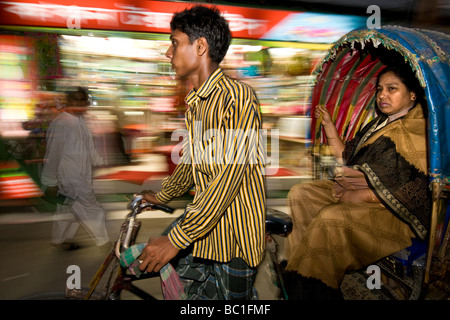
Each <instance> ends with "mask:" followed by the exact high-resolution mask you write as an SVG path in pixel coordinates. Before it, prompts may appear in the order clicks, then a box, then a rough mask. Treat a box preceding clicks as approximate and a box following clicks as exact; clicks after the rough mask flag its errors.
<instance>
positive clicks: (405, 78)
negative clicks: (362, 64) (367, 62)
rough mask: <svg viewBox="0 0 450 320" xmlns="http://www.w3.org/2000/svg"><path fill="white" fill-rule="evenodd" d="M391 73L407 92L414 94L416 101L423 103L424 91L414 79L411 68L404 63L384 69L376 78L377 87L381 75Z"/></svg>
mask: <svg viewBox="0 0 450 320" xmlns="http://www.w3.org/2000/svg"><path fill="white" fill-rule="evenodd" d="M390 71H391V72H393V73H394V74H395V75H396V76H397V77H398V78H399V79H400V80H401V82H402V83H403V84H404V85H405V86H406V88H408V90H409V91H413V92H415V94H416V96H417V99H418V101H420V102H423V101H424V91H423V88H422V86H421V85H420V83H419V80H418V79H417V78H416V75H415V73H414V72H413V70H412V68H411V67H410V66H409V64H407V63H406V62H398V63H396V64H390V65H388V66H387V67H385V68H384V69H383V70H382V71H381V72H380V73H379V74H378V77H377V86H378V83H379V81H380V78H381V76H382V75H384V74H386V73H388V72H390Z"/></svg>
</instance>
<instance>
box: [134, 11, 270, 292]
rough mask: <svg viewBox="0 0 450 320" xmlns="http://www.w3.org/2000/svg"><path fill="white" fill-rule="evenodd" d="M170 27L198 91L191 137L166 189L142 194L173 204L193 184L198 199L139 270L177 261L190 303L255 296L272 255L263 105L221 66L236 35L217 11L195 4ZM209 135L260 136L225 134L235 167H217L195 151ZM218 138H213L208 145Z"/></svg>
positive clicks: (175, 59) (174, 59)
mask: <svg viewBox="0 0 450 320" xmlns="http://www.w3.org/2000/svg"><path fill="white" fill-rule="evenodd" d="M171 30H172V32H171V36H170V38H171V40H172V45H171V46H170V48H169V49H168V51H167V53H166V56H167V57H168V58H170V60H171V64H172V66H173V68H174V70H175V71H176V74H177V76H179V77H187V79H188V80H189V82H190V83H191V85H192V86H193V90H191V92H190V93H189V94H188V95H187V97H186V102H187V103H188V105H189V109H188V110H187V112H186V125H187V129H188V131H189V139H187V140H186V141H185V145H184V147H183V155H182V158H181V162H180V163H179V164H178V165H177V167H176V169H175V171H174V173H173V174H172V175H171V176H169V177H167V178H165V179H164V180H163V182H162V190H161V191H160V192H158V193H157V194H151V193H144V194H143V196H144V199H145V200H146V201H149V202H153V203H157V204H158V203H167V202H169V201H170V200H171V199H172V198H175V197H179V196H181V195H183V194H184V193H185V192H187V191H188V190H189V189H190V188H191V186H192V185H194V186H195V191H196V194H195V197H194V200H193V202H192V203H191V204H189V205H188V206H187V207H186V210H185V213H184V215H183V216H182V218H181V219H180V220H178V221H177V223H175V224H174V226H173V228H172V229H171V230H170V231H169V232H168V235H167V236H162V237H158V238H156V239H150V240H149V242H148V244H147V246H146V247H145V248H144V249H143V251H142V254H141V255H140V257H139V260H140V261H141V264H140V267H139V269H140V270H142V271H148V272H153V271H155V272H158V271H159V270H161V268H162V267H163V266H165V265H167V264H168V263H169V262H172V263H176V264H174V267H175V270H176V271H177V274H178V275H179V276H180V278H181V279H182V280H183V281H184V282H185V291H186V294H187V295H188V299H254V298H256V291H255V290H254V288H253V282H254V279H255V276H256V271H257V266H258V265H259V263H260V262H261V261H262V258H263V255H264V250H265V188H264V184H265V179H264V153H263V149H262V148H263V146H262V144H261V143H259V141H258V139H259V136H260V134H259V130H260V129H261V115H260V110H259V102H258V100H257V98H256V95H255V93H254V92H253V90H252V89H251V88H250V87H248V86H247V85H245V84H243V83H241V82H239V81H236V80H232V79H230V78H228V77H227V76H226V75H225V74H224V73H223V72H222V70H221V69H220V68H219V63H220V62H221V61H222V59H223V58H224V56H225V54H226V52H227V50H228V47H229V45H230V42H231V32H230V30H229V27H228V23H227V22H226V20H225V19H224V18H223V17H222V16H221V15H220V12H219V11H218V10H217V9H215V8H212V9H210V8H208V7H205V6H194V7H192V8H191V9H186V10H184V11H182V12H179V13H176V14H174V16H173V18H172V21H171ZM210 130H217V131H219V132H221V133H223V134H224V133H227V132H235V133H239V132H242V133H248V132H251V133H253V135H251V136H249V137H248V139H246V138H242V137H241V136H236V139H232V138H227V136H226V135H225V136H223V137H222V138H223V140H224V141H223V145H224V146H229V147H231V148H232V149H233V150H235V153H236V154H235V157H234V160H232V161H231V162H230V163H227V162H228V160H226V159H224V161H222V162H223V163H214V161H211V158H208V157H209V156H210V155H208V154H206V152H205V151H204V150H198V149H196V146H195V141H196V140H197V141H200V142H201V143H202V141H204V134H205V132H207V131H210ZM227 139H229V140H227ZM251 139H256V140H253V141H254V142H256V143H251V142H250V141H249V140H251ZM217 140H219V139H217V137H216V140H214V137H213V138H211V139H210V141H209V142H210V143H211V144H214V141H215V142H216V143H217ZM230 141H233V142H230ZM215 147H217V146H215ZM200 149H202V147H200ZM205 149H207V147H205ZM225 149H226V147H225ZM215 150H217V148H216V149H215ZM198 152H199V153H198ZM223 153H224V154H227V150H224V151H223ZM251 154H253V156H255V158H256V159H255V158H252V155H251ZM194 157H195V159H194ZM250 158H252V159H254V160H256V161H250ZM199 159H200V163H199ZM208 160H209V161H208ZM175 257H177V258H176V260H173V259H174V258H175ZM175 261H176V262H175Z"/></svg>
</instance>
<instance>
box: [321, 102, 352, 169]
mask: <svg viewBox="0 0 450 320" xmlns="http://www.w3.org/2000/svg"><path fill="white" fill-rule="evenodd" d="M314 116H315V117H316V119H320V118H321V119H322V126H323V129H324V130H325V135H326V136H327V141H328V145H329V146H330V149H331V152H332V153H333V156H334V157H335V158H336V161H337V162H338V163H340V164H343V161H342V152H343V151H344V148H345V145H344V142H342V140H341V138H340V137H339V134H338V131H337V129H336V126H335V125H334V122H333V119H332V118H331V114H330V112H329V111H328V109H327V108H325V107H324V106H321V105H317V106H316V109H315V111H314Z"/></svg>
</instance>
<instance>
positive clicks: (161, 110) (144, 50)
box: [0, 0, 365, 198]
mask: <svg viewBox="0 0 450 320" xmlns="http://www.w3.org/2000/svg"><path fill="white" fill-rule="evenodd" d="M189 5H192V3H185V2H169V1H128V0H119V1H110V0H102V1H96V2H91V1H87V0H82V1H71V0H49V1H45V2H40V1H38V0H24V1H0V16H1V26H0V67H1V69H2V71H1V72H0V112H1V113H0V121H1V130H0V134H1V141H2V150H3V151H2V153H3V155H2V158H1V159H0V160H1V161H12V160H17V161H19V162H20V164H21V165H22V166H25V167H27V166H28V167H27V169H28V171H29V172H30V175H31V177H32V178H35V177H38V175H39V160H42V157H43V153H44V152H45V132H46V128H47V126H48V123H49V122H50V121H51V119H52V118H53V117H54V115H55V114H56V113H57V112H58V105H59V104H60V103H61V99H63V95H62V93H63V92H64V91H65V90H66V89H67V88H68V87H71V86H76V85H81V86H85V87H87V88H88V89H89V92H90V95H91V100H92V103H91V107H90V111H89V119H90V120H91V121H90V124H91V129H92V132H93V134H94V137H95V141H96V146H97V148H98V150H99V152H100V153H102V154H103V155H104V156H105V157H106V159H107V160H108V164H109V165H111V166H114V165H121V164H125V163H128V162H129V161H139V158H140V156H141V155H145V154H148V153H152V152H161V153H165V154H168V150H170V149H168V146H169V148H170V146H172V145H176V144H177V143H178V140H177V139H175V141H172V139H173V138H172V133H173V132H174V130H176V129H182V128H184V119H183V117H184V111H185V108H186V107H185V104H184V99H183V98H184V96H185V94H186V93H187V92H188V90H189V89H190V87H189V84H188V83H184V82H182V81H180V80H176V79H175V78H174V73H173V71H172V70H171V68H170V61H169V60H168V59H167V58H166V57H165V53H166V51H167V49H168V47H169V46H170V41H169V33H170V28H169V22H170V19H171V16H172V14H173V13H174V12H176V11H180V10H182V9H183V8H185V7H186V6H189ZM217 7H218V8H219V9H220V10H221V11H222V12H224V14H225V17H226V18H227V20H228V21H229V23H230V28H231V31H232V34H233V42H232V45H231V47H230V49H229V52H228V54H227V56H226V57H225V60H224V61H223V63H222V65H221V66H222V68H223V69H224V70H225V72H226V73H227V74H229V75H230V76H232V77H235V78H239V79H241V80H243V81H245V82H248V83H249V84H250V85H251V86H252V87H253V88H254V89H255V91H256V93H257V95H258V97H259V100H260V103H261V111H262V113H263V117H264V128H265V129H267V132H268V135H269V136H273V137H272V138H273V139H270V138H269V139H268V141H269V144H270V141H275V140H274V139H275V138H277V137H279V141H277V144H276V146H275V147H274V148H272V150H271V149H270V148H269V150H268V155H269V156H270V157H271V159H275V158H277V160H276V161H273V163H272V164H273V165H277V166H278V165H279V166H281V167H287V168H291V169H299V170H305V171H307V170H308V169H309V164H308V161H307V157H305V154H306V153H307V151H308V149H307V147H308V138H309V136H308V135H309V109H310V106H309V104H308V101H309V94H310V90H311V87H312V84H313V83H312V82H313V79H312V78H311V76H310V74H311V71H312V70H313V68H314V66H315V64H316V63H318V62H319V61H320V60H321V59H322V58H323V56H324V54H325V53H326V51H327V49H328V48H329V46H330V44H331V43H333V42H334V41H336V40H337V39H339V38H340V36H342V35H343V34H344V33H346V32H348V31H350V30H352V29H355V28H357V27H360V26H363V25H365V18H363V17H358V16H343V15H337V14H336V15H334V14H328V15H327V14H318V13H311V12H290V11H283V10H270V9H260V8H246V7H235V6H226V5H217ZM272 133H273V135H272ZM169 153H170V151H169ZM30 168H32V169H33V170H31V171H30ZM36 182H37V183H38V180H37V181H36ZM0 198H1V196H0Z"/></svg>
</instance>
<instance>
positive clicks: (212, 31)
mask: <svg viewBox="0 0 450 320" xmlns="http://www.w3.org/2000/svg"><path fill="white" fill-rule="evenodd" d="M170 28H171V30H172V31H173V30H179V31H181V32H183V33H185V34H186V35H187V36H188V37H189V41H190V42H191V43H192V42H194V41H195V40H196V39H198V38H200V37H205V39H206V41H207V42H208V46H209V55H210V57H211V59H212V60H213V61H214V62H216V63H220V62H222V60H223V58H224V57H225V55H226V53H227V51H228V47H229V46H230V43H231V32H230V28H229V26H228V22H227V21H226V20H225V18H224V17H223V16H222V14H221V12H220V11H219V10H218V9H217V8H216V7H211V8H210V7H206V6H201V5H196V6H194V7H191V8H187V9H185V10H184V11H181V12H177V13H175V14H174V15H173V17H172V20H171V21H170Z"/></svg>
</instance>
